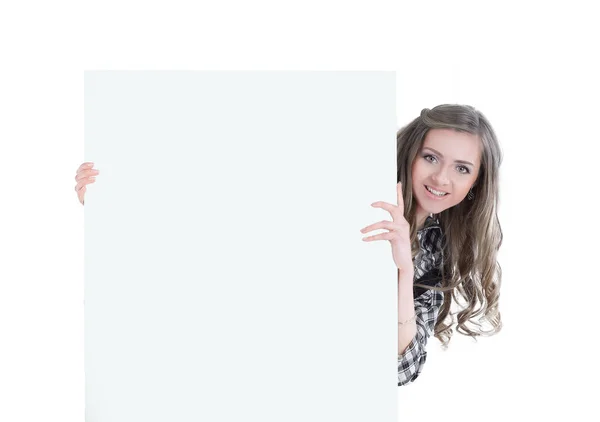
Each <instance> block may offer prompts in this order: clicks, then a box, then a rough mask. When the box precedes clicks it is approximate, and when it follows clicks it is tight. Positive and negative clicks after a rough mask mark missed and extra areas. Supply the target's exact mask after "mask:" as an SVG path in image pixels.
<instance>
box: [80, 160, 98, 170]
mask: <svg viewBox="0 0 600 422" xmlns="http://www.w3.org/2000/svg"><path fill="white" fill-rule="evenodd" d="M92 167H94V163H92V162H91V161H88V162H87V163H83V164H82V165H80V166H79V168H78V169H77V171H79V170H81V169H84V168H92Z"/></svg>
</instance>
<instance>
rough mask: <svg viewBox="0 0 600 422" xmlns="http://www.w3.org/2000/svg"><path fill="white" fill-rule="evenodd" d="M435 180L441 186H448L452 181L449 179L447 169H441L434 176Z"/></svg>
mask: <svg viewBox="0 0 600 422" xmlns="http://www.w3.org/2000/svg"><path fill="white" fill-rule="evenodd" d="M433 180H434V181H435V183H437V184H438V185H439V186H444V185H447V184H448V183H449V182H450V180H449V179H448V173H447V171H446V170H445V169H440V170H439V171H437V172H435V173H434V174H433Z"/></svg>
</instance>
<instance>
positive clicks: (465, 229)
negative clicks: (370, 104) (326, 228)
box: [397, 104, 502, 348]
mask: <svg viewBox="0 0 600 422" xmlns="http://www.w3.org/2000/svg"><path fill="white" fill-rule="evenodd" d="M430 129H455V130H457V131H462V132H468V133H471V134H475V135H478V136H479V139H480V140H481V144H482V147H483V148H482V156H481V166H480V170H479V174H478V175H477V179H476V181H475V184H474V186H473V188H472V192H473V194H474V195H475V198H474V199H473V200H467V199H466V198H465V200H463V201H461V202H460V203H459V204H457V205H455V206H453V207H451V208H449V209H447V210H444V211H442V212H441V213H439V214H437V217H438V219H439V221H440V226H441V228H442V231H443V233H444V242H443V251H442V253H443V265H442V266H441V268H440V270H441V274H442V284H441V287H433V288H432V287H431V286H423V285H420V284H417V283H415V286H422V287H425V288H427V289H433V290H438V291H443V292H451V294H444V302H443V305H442V307H441V309H440V312H439V315H438V319H437V321H436V324H435V330H434V331H435V337H436V338H437V339H438V340H439V341H440V342H442V345H443V347H444V348H446V347H447V346H448V343H449V341H450V338H451V337H452V333H453V328H452V327H453V326H454V325H455V324H456V330H457V331H458V332H459V333H461V334H464V335H468V336H471V337H473V338H476V337H478V336H481V335H493V334H496V333H498V332H499V331H500V330H501V328H502V320H501V317H500V311H499V309H498V300H499V297H500V284H501V281H502V269H501V267H500V265H499V264H498V262H497V261H496V257H497V253H498V249H499V248H500V245H501V244H502V229H501V227H500V222H499V220H498V215H497V212H498V199H499V198H498V197H499V195H498V181H499V174H498V173H499V168H500V164H501V163H502V151H501V149H500V146H499V144H498V139H497V137H496V134H495V132H494V130H493V129H492V126H491V125H490V123H489V121H488V120H487V119H486V118H485V116H484V115H483V114H482V113H481V112H479V111H477V110H476V109H475V108H474V107H471V106H467V105H455V104H443V105H439V106H437V107H434V108H432V109H431V110H430V109H427V108H426V109H423V110H422V111H421V115H420V116H419V117H417V118H416V119H414V120H413V121H412V122H411V123H409V124H408V125H407V126H405V127H403V128H402V129H400V130H399V131H398V133H397V165H398V167H397V170H398V180H397V182H402V186H403V188H404V189H403V190H404V192H403V198H404V215H405V218H406V220H407V221H408V222H409V223H410V227H411V229H410V241H411V245H412V253H413V258H414V257H415V256H416V254H417V253H418V251H419V243H418V238H417V227H416V225H417V222H416V208H417V204H416V201H415V200H414V198H413V192H412V176H411V175H412V171H411V169H412V165H413V163H414V161H415V159H416V158H417V154H418V153H419V151H420V149H421V148H422V146H423V142H424V140H425V135H426V134H427V132H428V131H429V130H430ZM453 308H457V309H458V310H456V311H455V310H454V309H453ZM451 310H452V311H453V312H451ZM455 316H456V321H455V318H454V317H455Z"/></svg>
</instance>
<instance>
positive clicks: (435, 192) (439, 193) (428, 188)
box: [425, 186, 446, 196]
mask: <svg viewBox="0 0 600 422" xmlns="http://www.w3.org/2000/svg"><path fill="white" fill-rule="evenodd" d="M425 187H426V188H427V190H428V191H429V192H431V193H433V194H434V195H436V196H444V195H446V192H440V191H437V190H433V189H431V188H430V187H429V186H425Z"/></svg>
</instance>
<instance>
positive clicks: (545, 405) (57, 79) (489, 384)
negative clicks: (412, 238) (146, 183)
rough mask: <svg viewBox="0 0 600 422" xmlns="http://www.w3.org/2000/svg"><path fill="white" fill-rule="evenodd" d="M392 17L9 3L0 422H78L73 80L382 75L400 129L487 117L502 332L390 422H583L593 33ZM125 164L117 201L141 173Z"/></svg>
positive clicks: (530, 16) (593, 159) (556, 24)
mask: <svg viewBox="0 0 600 422" xmlns="http://www.w3.org/2000/svg"><path fill="white" fill-rule="evenodd" d="M395 3H396V2H391V1H389V2H369V3H368V5H367V3H364V4H356V3H352V4H349V3H347V2H331V1H330V2H323V1H319V2H313V3H307V2H303V3H302V4H296V5H291V4H284V3H282V2H261V3H256V2H253V3H251V4H250V3H242V2H238V3H235V4H234V3H232V2H221V3H219V6H201V5H197V4H196V3H195V2H188V3H182V2H179V3H173V2H171V3H169V6H168V8H167V7H166V6H165V7H163V6H162V5H160V4H157V3H147V2H144V3H142V2H138V3H134V2H128V3H127V2H123V1H119V2H102V3H89V2H88V3H81V2H74V1H73V2H52V3H48V2H19V3H18V4H17V3H16V2H13V3H12V4H9V5H6V3H4V4H3V6H2V7H1V8H0V40H1V41H0V43H1V44H0V45H1V57H2V60H3V66H2V67H1V72H2V77H1V79H0V143H1V150H0V193H1V195H2V199H1V201H2V202H1V204H0V217H1V218H0V224H1V226H0V248H1V249H0V420H2V421H40V420H44V421H61V422H71V421H73V422H75V421H77V422H80V421H83V417H84V413H83V410H84V408H83V406H84V401H83V397H84V396H83V394H84V392H83V386H84V378H83V207H82V206H81V205H80V204H79V203H78V202H77V199H76V195H75V192H74V191H73V186H74V185H75V182H74V180H73V177H74V175H75V170H76V168H77V167H78V166H79V164H80V163H81V162H82V161H83V159H84V155H83V71H84V70H86V69H192V70H196V69H199V70H202V69H213V70H224V69H226V70H267V69H269V70H283V69H290V70H316V69H318V70H365V69H367V70H396V71H397V72H398V73H397V81H398V82H397V94H398V96H397V102H398V106H397V113H398V126H402V125H403V124H405V123H407V122H408V120H410V119H411V118H412V117H413V116H416V114H417V113H418V111H419V110H420V109H421V108H422V107H431V106H433V105H436V104H438V103H443V102H464V103H470V104H472V105H474V106H476V107H478V108H479V109H481V110H482V111H483V112H484V113H485V114H486V115H487V116H488V117H489V119H490V120H491V121H492V124H493V125H494V127H495V128H496V130H497V132H498V135H499V136H500V138H501V142H502V147H503V150H504V152H505V161H504V164H503V168H502V192H501V194H502V198H501V201H502V202H501V218H502V220H501V221H502V225H503V229H504V233H505V243H504V245H503V249H502V251H501V255H500V262H501V264H502V266H503V269H504V284H503V288H502V301H501V306H502V311H503V319H504V323H505V327H504V331H503V332H502V334H500V335H499V336H497V337H495V338H487V339H485V338H484V339H481V340H480V341H479V342H478V343H477V344H476V345H473V344H472V343H471V342H470V341H468V340H466V339H460V338H458V337H457V338H455V339H453V340H452V343H451V346H450V350H449V351H447V352H440V351H439V350H438V347H437V344H436V343H435V341H433V342H432V343H431V344H430V347H429V350H430V356H429V361H428V363H427V366H426V368H425V370H424V372H423V374H422V376H421V378H420V379H419V381H418V383H414V384H413V385H411V386H407V387H406V388H403V389H399V390H398V398H399V409H400V411H399V415H400V419H401V420H403V421H423V420H434V419H438V418H440V417H444V418H445V419H446V420H449V421H452V420H456V421H458V420H461V421H472V420H479V419H480V418H481V417H483V416H485V417H486V418H487V419H488V420H505V419H507V418H508V417H511V416H523V417H525V416H532V415H536V416H537V418H538V419H542V418H550V419H554V418H552V416H557V417H558V418H561V419H562V418H565V417H572V419H581V420H594V414H595V413H594V410H595V409H594V407H593V400H592V398H594V397H595V396H594V395H593V391H594V381H595V380H597V378H598V374H599V368H598V364H597V361H596V356H595V353H594V352H595V350H596V348H595V344H597V340H596V337H595V320H596V319H595V316H596V312H595V307H596V300H595V298H596V284H597V282H598V281H599V278H600V277H598V271H597V269H596V268H597V259H595V254H594V252H595V250H597V246H596V239H597V234H598V230H597V223H596V214H597V208H596V205H595V204H596V203H597V200H596V196H595V188H596V185H597V184H598V176H597V175H598V172H597V169H598V165H597V157H598V153H599V151H598V140H599V139H598V138H599V137H598V132H597V129H596V128H595V122H596V120H597V115H598V113H597V111H598V107H597V98H598V94H599V89H598V88H599V87H598V79H597V76H596V75H597V74H598V70H599V69H598V65H597V63H596V60H595V51H596V45H595V42H594V40H595V39H597V38H598V35H599V34H598V31H597V30H596V29H595V28H596V27H597V26H596V22H595V20H594V16H595V15H594V14H593V13H592V11H591V8H590V6H587V4H588V2H577V1H575V2H568V3H563V4H559V3H556V2H552V3H546V2H528V3H523V2H519V3H518V6H517V3H516V2H515V4H514V5H513V4H511V3H507V2H504V3H502V4H498V5H497V6H496V7H493V8H492V7H490V6H487V5H484V4H483V2H453V3H452V6H450V5H446V4H444V3H443V2H440V3H439V4H435V3H434V2H426V3H424V4H423V5H419V4H420V3H417V2H412V3H411V4H410V5H406V4H405V5H402V6H400V5H396V4H395ZM131 165H132V166H136V167H139V170H140V176H139V179H138V180H132V181H128V183H132V184H138V185H139V184H141V183H143V175H144V173H145V172H151V171H152V170H151V169H148V168H145V167H144V163H138V162H134V163H131ZM389 165H390V166H392V165H393V163H392V162H390V164H389ZM93 193H94V187H91V188H90V189H89V191H88V194H89V195H93ZM390 197H392V198H393V193H391V192H390ZM375 199H380V198H375ZM375 199H374V200H375ZM383 199H385V198H383ZM365 206H366V207H368V204H365ZM375 219H379V218H374V220H375ZM381 250H382V251H383V252H382V253H389V251H388V250H387V249H384V248H383V247H382V248H381ZM390 259H391V257H390Z"/></svg>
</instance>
